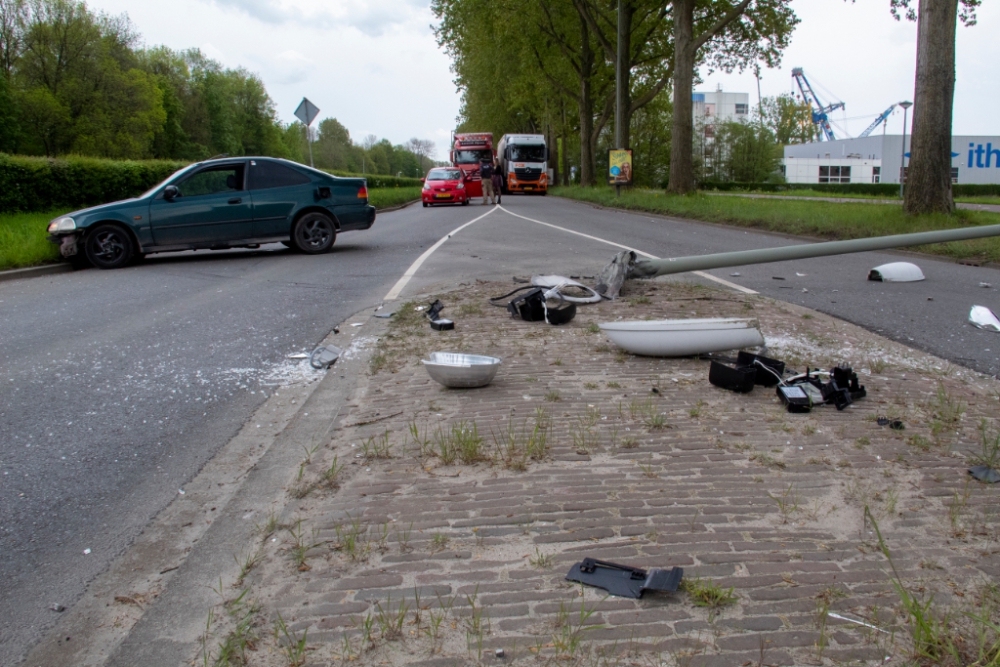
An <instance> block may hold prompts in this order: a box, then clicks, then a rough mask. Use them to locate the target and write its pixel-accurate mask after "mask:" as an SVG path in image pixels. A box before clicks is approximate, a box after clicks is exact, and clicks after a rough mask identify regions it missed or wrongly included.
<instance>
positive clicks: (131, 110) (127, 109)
mask: <svg viewBox="0 0 1000 667" xmlns="http://www.w3.org/2000/svg"><path fill="white" fill-rule="evenodd" d="M410 144H414V145H415V146H416V148H417V149H418V150H416V151H415V150H414V145H410ZM426 144H427V142H421V141H418V140H413V141H411V142H409V144H408V145H407V146H399V145H397V146H393V145H392V144H391V143H390V142H389V141H387V140H385V139H383V140H378V139H377V138H376V137H368V138H366V139H365V141H364V144H363V145H361V146H358V145H355V144H354V143H353V142H352V141H351V137H350V134H349V132H348V131H347V129H346V128H344V127H343V126H342V125H341V124H340V123H339V122H337V120H336V119H334V118H328V119H326V120H324V121H322V122H321V123H320V126H319V132H318V136H317V142H316V144H315V145H314V147H313V148H314V149H315V150H316V156H315V161H316V165H317V166H319V167H324V168H330V169H344V170H349V171H358V172H360V171H362V170H363V169H364V170H366V171H368V172H371V173H379V174H390V173H391V174H398V173H403V174H404V175H407V176H418V175H420V174H421V173H422V172H423V171H424V169H425V167H426V166H427V163H428V160H427V155H428V154H429V151H428V150H427V147H426ZM431 150H433V145H431ZM0 151H2V152H8V153H20V154H25V155H47V156H59V155H66V154H78V155H88V156H96V157H109V158H130V159H138V158H162V159H179V160H197V159H204V158H206V157H210V156H212V155H218V154H223V153H228V154H230V155H249V154H254V155H272V156H278V157H287V158H290V159H294V160H298V161H308V147H307V145H306V139H305V132H304V128H303V127H302V126H301V125H300V124H298V123H293V124H291V125H284V124H282V123H281V122H280V121H279V120H278V117H277V114H276V111H275V107H274V102H273V101H272V100H271V98H270V96H269V95H268V93H267V89H266V88H265V86H264V83H263V82H262V81H261V80H260V78H259V77H258V76H256V75H255V74H253V73H251V72H248V71H247V70H245V69H242V68H237V69H229V68H224V67H222V66H221V65H220V64H219V63H218V62H215V61H214V60H211V59H209V58H207V57H205V55H204V54H202V53H201V52H200V51H199V50H197V49H191V50H187V51H173V50H171V49H168V48H166V47H162V46H159V47H153V48H144V47H142V46H141V41H140V36H139V34H138V32H137V31H136V30H135V28H134V26H133V25H132V24H131V23H130V21H129V20H128V17H127V16H125V15H122V16H109V15H107V14H103V13H94V12H92V11H91V10H90V9H88V7H87V6H86V4H85V3H84V2H82V1H79V0H0ZM421 151H422V152H421Z"/></svg>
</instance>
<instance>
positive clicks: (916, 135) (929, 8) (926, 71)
mask: <svg viewBox="0 0 1000 667" xmlns="http://www.w3.org/2000/svg"><path fill="white" fill-rule="evenodd" d="M917 21H918V23H917V80H916V87H915V91H914V97H913V138H912V140H911V141H910V164H909V169H907V177H906V185H905V198H904V200H903V210H904V211H906V212H907V213H909V214H911V215H916V214H920V213H935V212H937V213H953V212H954V211H955V201H954V199H953V198H952V192H951V117H952V105H953V102H954V96H955V30H956V24H957V21H958V0H920V8H919V14H918V18H917Z"/></svg>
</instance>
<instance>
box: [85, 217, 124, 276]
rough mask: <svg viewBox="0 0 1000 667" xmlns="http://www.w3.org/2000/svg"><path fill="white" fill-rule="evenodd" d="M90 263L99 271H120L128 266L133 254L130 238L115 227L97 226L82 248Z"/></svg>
mask: <svg viewBox="0 0 1000 667" xmlns="http://www.w3.org/2000/svg"><path fill="white" fill-rule="evenodd" d="M84 252H85V253H86V255H87V259H89V260H90V263H91V264H93V265H94V266H96V267H97V268H99V269H120V268H121V267H123V266H125V265H126V264H128V262H129V260H130V259H132V255H133V253H134V252H135V250H134V249H133V245H132V237H130V236H129V234H128V232H126V231H125V230H124V229H122V228H121V227H119V226H117V225H98V226H97V227H96V228H95V229H94V230H93V231H91V232H90V234H88V235H87V241H86V244H85V246H84Z"/></svg>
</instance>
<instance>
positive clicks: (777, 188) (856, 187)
mask: <svg viewBox="0 0 1000 667" xmlns="http://www.w3.org/2000/svg"><path fill="white" fill-rule="evenodd" d="M951 187H952V193H953V194H954V196H956V197H995V196H1000V184H993V183H988V184H977V183H956V184H955V185H953V186H951ZM701 189H702V190H717V191H719V192H733V191H741V192H791V191H793V190H814V191H816V192H829V193H830V194H831V195H837V194H852V195H875V196H879V197H895V196H899V184H898V183H702V184H701Z"/></svg>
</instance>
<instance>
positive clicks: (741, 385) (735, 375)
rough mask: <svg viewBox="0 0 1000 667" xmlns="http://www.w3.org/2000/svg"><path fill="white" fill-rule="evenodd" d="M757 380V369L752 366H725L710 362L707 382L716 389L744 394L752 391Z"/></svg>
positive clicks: (713, 361) (717, 362) (720, 363)
mask: <svg viewBox="0 0 1000 667" xmlns="http://www.w3.org/2000/svg"><path fill="white" fill-rule="evenodd" d="M756 379H757V369H756V368H754V367H753V366H727V365H726V364H724V363H722V362H720V361H715V360H714V359H713V360H712V367H711V368H710V369H709V370H708V381H709V382H710V383H711V384H713V385H714V386H716V387H721V388H722V389H728V390H729V391H735V392H737V393H740V394H746V393H748V392H751V391H753V385H754V380H756Z"/></svg>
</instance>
